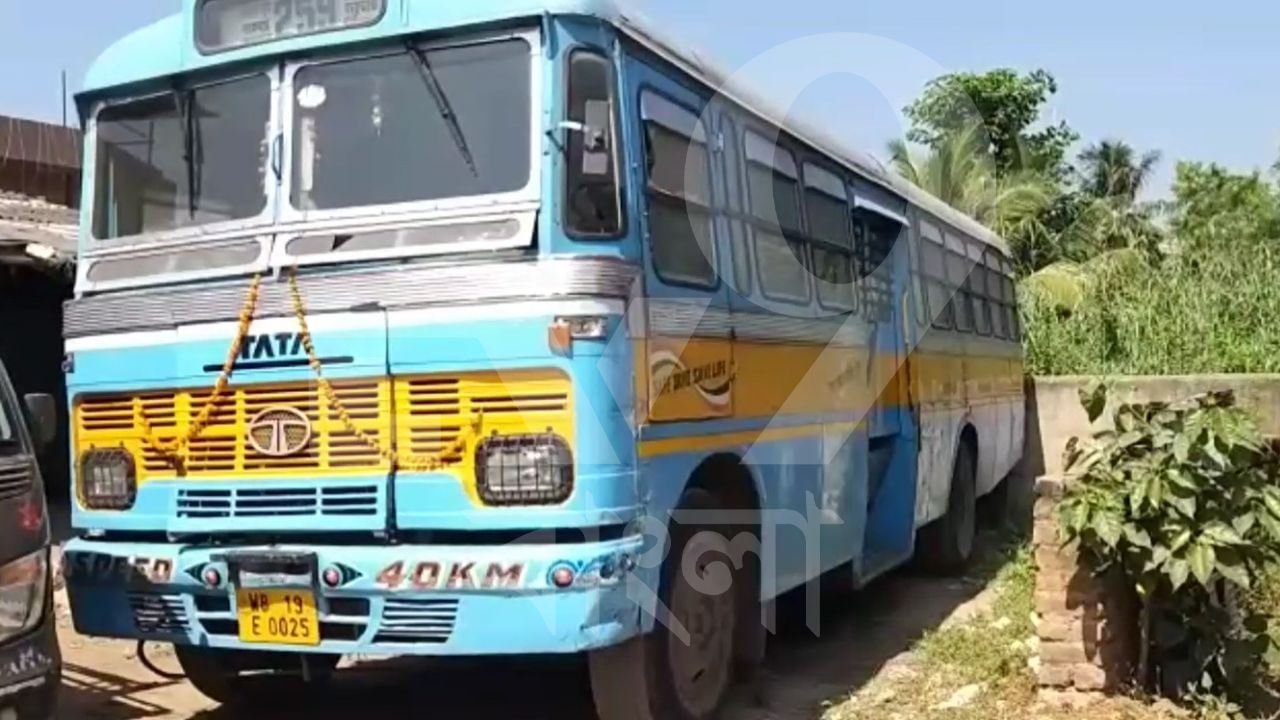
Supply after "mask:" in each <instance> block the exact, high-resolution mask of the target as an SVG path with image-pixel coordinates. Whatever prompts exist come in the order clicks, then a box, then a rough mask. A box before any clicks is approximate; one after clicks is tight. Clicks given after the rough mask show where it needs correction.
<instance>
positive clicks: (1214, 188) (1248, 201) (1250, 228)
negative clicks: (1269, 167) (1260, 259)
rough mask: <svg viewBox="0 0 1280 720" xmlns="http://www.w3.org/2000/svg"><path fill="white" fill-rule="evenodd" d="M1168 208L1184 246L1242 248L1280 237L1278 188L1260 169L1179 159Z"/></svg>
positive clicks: (1187, 249)
mask: <svg viewBox="0 0 1280 720" xmlns="http://www.w3.org/2000/svg"><path fill="white" fill-rule="evenodd" d="M1167 210H1168V212H1169V216H1170V227H1171V229H1172V231H1173V234H1174V235H1175V236H1176V237H1177V239H1178V244H1179V248H1180V251H1183V252H1190V251H1201V250H1212V251H1215V252H1224V251H1225V252H1234V253H1242V252H1246V251H1247V248H1248V247H1249V246H1250V245H1256V244H1257V243H1260V242H1266V243H1268V244H1274V243H1276V242H1277V241H1280V190H1278V189H1277V188H1276V187H1275V186H1274V185H1272V184H1271V183H1270V182H1268V181H1267V179H1266V178H1264V177H1263V176H1262V174H1261V173H1257V172H1255V173H1250V174H1247V175H1242V174H1237V173H1233V172H1231V171H1229V170H1227V169H1226V168H1223V167H1221V166H1220V165H1216V164H1205V163H1193V162H1183V163H1179V164H1178V167H1177V171H1176V176H1175V179H1174V183H1173V200H1172V201H1171V202H1170V203H1168V206H1167Z"/></svg>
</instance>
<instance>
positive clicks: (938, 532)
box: [917, 443, 978, 575]
mask: <svg viewBox="0 0 1280 720" xmlns="http://www.w3.org/2000/svg"><path fill="white" fill-rule="evenodd" d="M977 505H978V502H977V487H976V483H975V479H974V458H973V450H972V449H970V447H969V444H968V443H960V449H959V450H958V451H957V452H956V464H955V467H953V468H952V470H951V494H950V496H949V497H948V500H947V514H946V515H943V516H942V518H941V519H940V520H937V521H935V522H933V523H932V524H930V525H928V526H926V527H925V528H924V529H923V530H921V531H920V538H919V540H920V542H919V546H920V547H919V550H918V551H917V557H918V558H919V560H920V562H921V563H922V564H923V565H924V566H925V567H927V568H928V569H930V570H932V571H934V572H937V573H941V574H945V575H958V574H960V573H962V572H964V570H965V568H966V567H968V565H969V560H970V559H971V558H972V557H973V546H974V541H975V539H976V538H977V526H978V518H977V515H978V507H977Z"/></svg>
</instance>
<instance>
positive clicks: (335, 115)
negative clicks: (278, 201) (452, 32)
mask: <svg viewBox="0 0 1280 720" xmlns="http://www.w3.org/2000/svg"><path fill="white" fill-rule="evenodd" d="M530 63H531V57H530V47H529V44H528V42H526V41H525V40H521V39H509V40H499V41H493V42H485V43H477V44H470V45H461V46H455V47H447V48H439V49H426V48H418V47H416V46H413V45H410V46H408V47H406V48H405V49H404V50H403V51H400V52H397V53H394V54H390V55H383V56H378V57H365V58H359V59H354V60H345V61H338V62H330V63H323V64H315V65H308V66H305V67H302V68H301V69H299V70H298V72H297V74H296V75H295V77H294V81H293V88H294V95H295V98H294V118H293V140H294V142H293V173H292V175H293V177H292V179H291V180H292V181H291V192H290V197H291V200H292V203H293V206H294V207H295V208H297V209H299V210H304V211H307V210H331V209H340V208H350V207H356V206H369V205H386V204H391V203H402V202H413V201H427V200H438V199H442V198H453V197H469V196H477V195H492V194H496V193H505V192H513V191H516V190H520V189H522V188H524V187H525V186H526V185H527V184H528V183H529V179H530V166H531V157H530V150H531V148H530V143H531V128H532V121H533V116H532V89H531V81H530Z"/></svg>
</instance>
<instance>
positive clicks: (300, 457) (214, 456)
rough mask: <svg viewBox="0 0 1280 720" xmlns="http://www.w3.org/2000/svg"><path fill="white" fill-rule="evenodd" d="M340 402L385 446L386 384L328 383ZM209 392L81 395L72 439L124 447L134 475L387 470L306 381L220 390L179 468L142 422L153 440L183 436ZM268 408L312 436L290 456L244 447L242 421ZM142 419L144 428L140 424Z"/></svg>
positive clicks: (387, 430) (84, 444)
mask: <svg viewBox="0 0 1280 720" xmlns="http://www.w3.org/2000/svg"><path fill="white" fill-rule="evenodd" d="M333 386H334V390H335V391H336V392H337V395H338V397H339V399H340V400H341V401H342V404H343V405H344V406H345V407H346V408H347V410H348V411H349V412H350V414H351V418H352V420H353V421H354V423H355V425H356V426H357V427H359V428H360V429H361V430H363V431H364V432H366V433H368V434H369V435H371V436H373V437H377V438H379V439H380V441H381V442H382V443H384V444H386V443H389V441H390V434H391V433H390V426H389V424H388V423H387V422H386V418H388V417H390V399H391V392H390V388H389V387H388V386H387V384H386V383H383V382H380V381H378V380H367V381H356V382H335V383H333ZM209 394H210V393H209V391H208V390H204V391H199V392H196V391H187V390H180V391H177V392H169V393H142V394H138V395H123V396H121V395H116V396H94V397H88V398H85V399H84V400H82V401H81V402H80V403H79V404H78V405H77V406H76V411H75V423H76V444H77V447H79V448H80V449H82V450H83V449H87V448H88V447H90V446H98V447H102V446H108V447H120V446H124V447H125V448H126V449H128V450H130V451H131V452H132V453H133V454H134V457H137V458H140V462H139V468H138V472H139V475H140V476H141V477H143V478H145V477H147V476H157V475H158V476H166V475H167V476H174V475H180V476H188V477H200V476H205V477H229V476H237V477H239V476H244V475H271V476H279V475H282V474H296V473H302V472H316V471H323V472H325V473H326V474H329V475H334V474H343V473H347V474H359V473H369V472H371V471H377V470H386V469H388V463H387V462H386V460H384V459H383V458H382V457H381V456H380V455H379V454H378V452H377V451H376V450H374V449H373V448H371V447H369V446H368V445H367V444H366V443H364V442H363V441H361V440H360V438H358V437H356V436H355V435H354V434H353V433H351V432H350V431H348V430H347V429H346V427H345V425H344V424H343V423H342V421H341V420H340V419H339V418H338V417H337V416H336V414H335V413H333V412H331V411H330V410H329V408H328V407H327V405H326V403H325V402H324V400H323V397H322V395H321V392H320V389H319V387H317V386H316V385H314V384H312V383H295V384H288V385H245V386H241V387H236V388H232V389H230V390H228V391H227V393H226V395H225V396H224V397H223V399H222V400H221V401H220V402H219V403H218V406H217V408H216V409H215V410H214V412H213V415H212V417H211V418H210V421H209V425H208V427H207V429H206V430H205V431H204V432H203V433H202V434H201V435H200V436H199V437H198V438H196V439H195V440H193V441H192V442H191V445H190V448H189V451H188V453H187V457H186V460H185V463H183V466H182V467H181V468H179V467H178V465H177V463H176V462H175V460H174V459H173V458H171V457H168V456H166V455H165V454H163V453H161V452H160V451H159V450H157V449H156V448H155V447H153V446H152V443H150V442H148V441H147V440H146V435H145V431H144V427H145V425H149V426H150V427H151V430H152V432H153V434H154V435H155V437H157V438H158V439H160V440H171V439H173V438H176V437H178V436H179V434H180V433H185V431H186V429H187V427H188V426H189V424H190V423H191V422H192V421H193V420H194V419H195V417H196V416H197V415H198V414H199V412H200V409H201V408H202V407H204V405H205V403H206V402H207V401H208V399H209ZM271 407H288V408H293V409H296V410H298V411H299V412H301V413H302V414H304V415H306V416H307V419H308V420H310V422H311V428H312V436H311V440H310V442H309V443H308V444H307V447H306V448H305V449H304V450H303V451H302V452H299V453H298V454H296V455H291V456H288V457H270V456H267V455H263V454H260V453H258V452H257V451H256V450H254V449H253V447H252V446H251V445H250V444H249V442H248V440H247V433H248V427H249V424H250V423H251V422H252V421H253V419H254V417H255V416H257V415H258V414H259V413H261V412H262V411H263V410H266V409H267V408H271ZM144 421H145V425H144Z"/></svg>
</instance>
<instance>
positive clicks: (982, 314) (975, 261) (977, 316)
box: [965, 240, 991, 335]
mask: <svg viewBox="0 0 1280 720" xmlns="http://www.w3.org/2000/svg"><path fill="white" fill-rule="evenodd" d="M985 251H986V248H985V247H984V246H983V245H982V244H981V243H978V242H976V241H973V240H970V241H969V242H968V254H969V262H970V263H971V264H970V266H969V277H967V278H965V285H966V286H968V289H969V305H970V307H971V308H972V309H973V328H974V331H975V332H977V333H978V334H979V335H990V334H991V294H990V293H989V292H987V264H986V263H985V262H984V261H983V257H984V256H985V254H986V253H985Z"/></svg>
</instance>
